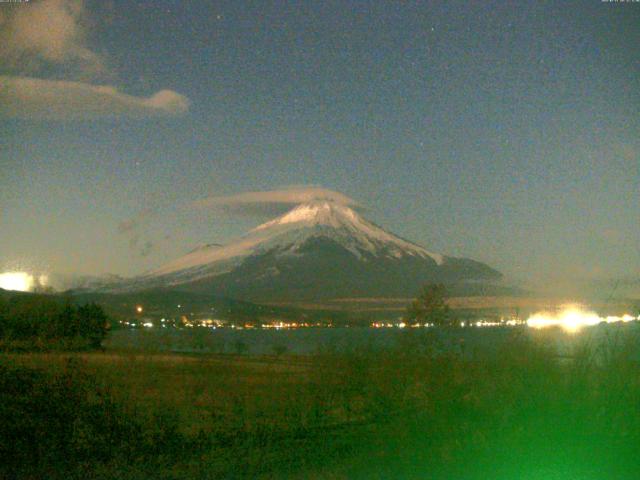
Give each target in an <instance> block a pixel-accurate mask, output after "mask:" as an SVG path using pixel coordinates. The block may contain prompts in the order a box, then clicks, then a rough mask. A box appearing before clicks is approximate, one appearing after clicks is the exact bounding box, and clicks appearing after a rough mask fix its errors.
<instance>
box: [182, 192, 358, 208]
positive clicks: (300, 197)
mask: <svg viewBox="0 0 640 480" xmlns="http://www.w3.org/2000/svg"><path fill="white" fill-rule="evenodd" d="M313 200H331V201H333V202H336V203H339V204H342V205H349V206H353V207H358V206H359V205H358V203H357V202H356V201H355V200H353V199H352V198H350V197H348V196H346V195H344V194H342V193H340V192H335V191H333V190H328V189H326V188H321V187H313V186H309V187H291V188H284V189H281V190H270V191H265V192H245V193H239V194H236V195H226V196H217V197H209V198H205V199H202V200H197V201H195V202H193V203H192V204H191V205H192V207H194V208H198V209H209V208H220V209H223V210H229V211H231V212H233V213H237V214H268V213H275V212H276V211H277V210H279V209H282V208H285V207H287V206H290V205H297V204H300V203H305V202H310V201H313Z"/></svg>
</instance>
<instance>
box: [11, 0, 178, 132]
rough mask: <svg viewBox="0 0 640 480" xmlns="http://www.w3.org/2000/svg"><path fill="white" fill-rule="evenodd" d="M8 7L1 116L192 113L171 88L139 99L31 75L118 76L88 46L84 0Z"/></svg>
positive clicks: (56, 117)
mask: <svg viewBox="0 0 640 480" xmlns="http://www.w3.org/2000/svg"><path fill="white" fill-rule="evenodd" d="M5 6H6V8H5ZM5 6H3V10H2V11H0V115H3V116H8V117H20V118H28V119H48V120H68V119H91V118H97V117H116V116H118V117H119V116H128V117H141V118H142V117H148V116H154V115H178V114H182V113H185V112H186V111H187V110H188V109H189V101H188V99H187V98H186V97H184V96H182V95H180V94H178V93H176V92H174V91H172V90H161V91H159V92H157V93H156V94H155V95H153V96H151V97H149V98H140V97H135V96H131V95H127V94H124V93H121V92H119V91H118V90H117V89H116V88H115V87H112V86H103V85H95V84H91V83H85V82H84V81H66V80H53V79H43V78H34V77H31V76H32V75H34V76H41V75H43V74H44V75H46V76H51V75H56V76H62V77H64V78H67V79H75V80H78V79H81V80H84V79H93V80H94V81H95V79H97V78H101V79H105V78H110V77H112V76H113V75H112V74H111V73H110V72H108V71H107V68H106V67H105V61H104V59H103V58H102V56H101V55H98V54H97V53H95V52H94V51H93V50H92V49H91V48H89V46H88V45H87V33H88V31H89V29H88V28H87V27H88V25H90V24H91V23H90V22H91V19H89V18H88V17H89V11H88V10H87V9H86V8H85V6H84V2H83V1H82V0H41V1H38V2H20V3H15V4H12V3H8V4H6V5H5ZM52 72H54V73H52ZM2 75H4V76H2Z"/></svg>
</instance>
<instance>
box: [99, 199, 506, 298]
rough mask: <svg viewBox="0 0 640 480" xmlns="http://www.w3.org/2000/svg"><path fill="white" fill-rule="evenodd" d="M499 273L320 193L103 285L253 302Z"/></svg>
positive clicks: (380, 291)
mask: <svg viewBox="0 0 640 480" xmlns="http://www.w3.org/2000/svg"><path fill="white" fill-rule="evenodd" d="M500 278H501V274H500V272H497V271H496V270H494V269H492V268H491V267H489V266H487V265H485V264H483V263H480V262H476V261H474V260H471V259H467V258H457V257H449V256H444V255H439V254H436V253H432V252H430V251H428V250H426V249H424V248H423V247H421V246H419V245H416V244H415V243H412V242H410V241H407V240H404V239H402V238H400V237H398V236H396V235H394V234H392V233H390V232H388V231H386V230H384V229H383V228H380V227H379V226H377V225H375V224H374V223H372V222H369V221H368V220H366V219H364V218H363V217H362V216H360V215H359V214H358V213H357V212H356V211H355V210H353V209H351V208H349V207H348V206H346V205H344V204H341V203H338V202H332V201H330V200H314V201H311V202H307V203H304V204H301V205H298V206H297V207H295V208H293V209H292V210H290V211H289V212H287V213H285V214H284V215H281V216H279V217H277V218H275V219H274V220H271V221H269V222H266V223H264V224H262V225H259V226H258V227H256V228H254V229H253V230H251V231H249V232H248V233H247V234H246V235H244V236H242V237H240V238H238V239H237V240H236V241H233V242H231V243H229V244H228V245H224V246H220V245H215V244H212V245H202V246H199V247H197V248H196V249H194V250H192V251H191V252H189V253H187V254H186V255H184V256H182V257H180V258H178V259H176V260H174V261H172V262H169V263H167V264H165V265H163V266H161V267H160V268H157V269H156V270H153V271H151V272H148V273H147V274H145V275H141V276H138V277H135V278H132V279H129V280H126V281H123V282H118V283H115V284H113V285H109V286H107V287H104V288H102V290H103V291H111V292H121V291H134V290H148V289H154V288H176V289H180V290H182V291H193V292H201V293H215V294H216V295H222V296H226V297H229V298H236V299H242V300H248V301H255V302H274V301H299V300H301V299H305V300H309V301H316V300H320V299H323V298H325V299H326V298H353V297H359V296H360V297H361V296H378V297H394V298H395V297H398V298H399V297H403V296H412V295H415V291H416V288H419V286H420V285H423V284H424V283H427V282H439V283H445V284H447V285H450V286H456V285H457V286H459V285H462V284H464V285H466V286H465V287H464V288H466V289H467V290H468V291H471V290H469V288H471V289H472V290H473V291H478V288H479V287H478V285H480V283H481V282H485V281H487V282H492V281H495V280H499V279H500ZM478 282H480V283H478ZM456 288H458V287H456Z"/></svg>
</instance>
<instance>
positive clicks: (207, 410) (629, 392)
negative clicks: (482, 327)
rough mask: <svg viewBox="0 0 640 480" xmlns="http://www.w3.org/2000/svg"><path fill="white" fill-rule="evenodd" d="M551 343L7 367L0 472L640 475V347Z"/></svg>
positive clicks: (1, 368) (39, 360) (48, 360)
mask: <svg viewBox="0 0 640 480" xmlns="http://www.w3.org/2000/svg"><path fill="white" fill-rule="evenodd" d="M548 344H549V342H547V341H546V339H545V338H544V335H543V334H542V335H540V336H539V338H535V339H532V338H531V337H528V336H525V335H523V334H521V333H518V332H517V331H514V336H513V338H512V339H511V340H510V341H509V342H507V343H505V346H504V347H502V348H500V349H499V350H498V351H496V352H493V353H483V354H476V355H465V356H462V355H461V354H459V353H446V354H442V353H436V352H439V351H440V350H439V349H436V348H434V344H433V339H432V337H431V336H430V335H429V333H428V332H427V331H409V332H406V335H405V336H404V337H403V339H402V341H401V343H400V344H399V345H398V347H397V348H393V349H389V350H376V351H372V350H369V349H359V350H354V351H351V352H346V353H335V352H326V353H319V354H317V355H313V356H305V357H295V356H291V355H286V354H285V355H278V356H265V357H258V356H228V355H227V356H225V355H167V354H157V353H156V354H144V355H143V354H139V353H137V354H136V353H130V352H105V353H84V354H81V353H76V354H62V353H48V354H11V355H10V354H4V355H2V357H0V362H1V363H0V374H1V375H0V382H1V385H2V387H3V388H1V389H0V398H1V400H2V401H1V402H0V405H2V407H0V420H1V421H2V422H1V423H0V424H1V425H3V427H2V429H1V430H0V436H1V438H0V445H2V447H1V448H0V453H3V454H4V455H5V456H7V457H8V458H12V461H11V462H8V463H7V462H4V463H0V477H3V475H4V476H6V477H8V478H44V477H46V478H57V477H58V478H62V477H64V478H81V477H82V478H180V479H181V478H185V479H186V478H231V479H233V478H300V479H302V478H305V479H306V478H323V479H324V478H329V479H331V478H336V479H338V478H356V479H359V478H362V479H369V478H381V479H383V478H384V479H395V478H397V479H405V478H406V479H413V478H415V479H423V478H424V479H429V478H433V479H496V480H502V479H505V480H506V479H527V480H528V479H531V480H537V479H545V480H546V479H554V478H558V479H574V478H575V479H585V480H586V479H631V478H640V457H639V456H638V454H637V453H636V449H637V445H639V444H640V365H639V364H638V362H637V358H636V355H637V353H636V352H637V351H638V350H637V347H638V345H639V343H638V341H637V339H636V338H635V337H633V336H630V335H626V336H624V337H616V336H613V335H612V336H609V337H605V338H604V340H603V341H602V342H600V343H598V344H596V345H583V346H581V347H580V348H577V349H576V351H575V352H574V355H573V356H572V357H571V358H564V357H563V358H558V356H557V355H556V354H555V352H554V351H552V350H551V349H550V348H549V347H548V346H547V345H548ZM69 425H71V426H70V427H69ZM34 432H35V433H34Z"/></svg>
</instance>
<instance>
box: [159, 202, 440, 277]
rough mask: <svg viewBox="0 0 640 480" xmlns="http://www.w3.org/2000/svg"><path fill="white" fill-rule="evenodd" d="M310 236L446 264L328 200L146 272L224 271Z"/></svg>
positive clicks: (292, 248)
mask: <svg viewBox="0 0 640 480" xmlns="http://www.w3.org/2000/svg"><path fill="white" fill-rule="evenodd" d="M312 237H326V238H329V239H332V240H334V241H336V242H337V243H338V244H340V245H341V246H343V247H344V248H345V249H347V250H348V251H350V252H351V253H352V254H353V255H355V256H356V257H358V258H362V257H363V255H364V254H370V255H373V256H382V255H384V256H387V257H391V258H402V257H405V256H415V257H421V258H425V259H431V260H432V261H433V262H435V264H436V265H442V263H443V262H444V260H445V257H444V256H442V255H439V254H436V253H431V252H429V251H427V250H425V249H424V248H422V247H420V246H418V245H416V244H414V243H411V242H408V241H406V240H403V239H401V238H399V237H397V236H395V235H393V234H391V233H389V232H387V231H385V230H384V229H382V228H380V227H378V226H377V225H375V224H373V223H371V222H368V221H367V220H365V219H364V218H362V217H361V216H360V215H359V214H358V213H356V212H355V211H354V210H353V209H351V208H349V207H346V206H344V205H339V204H336V203H332V202H329V201H315V202H310V203H305V204H302V205H299V206H297V207H295V208H294V209H293V210H291V211H289V212H287V213H285V214H284V215H282V216H280V217H278V218H275V219H274V220H271V221H269V222H266V223H264V224H262V225H260V226H258V227H256V228H254V229H253V230H251V231H250V232H248V233H247V234H246V235H244V236H243V237H241V238H240V239H238V240H237V241H235V242H232V243H230V244H229V245H226V246H205V247H201V248H197V249H196V250H194V251H192V252H190V253H188V254H187V255H185V256H183V257H180V258H178V259H177V260H175V261H173V262H170V263H168V264H166V265H164V266H162V267H160V268H158V269H156V270H154V271H152V272H150V273H149V274H148V276H150V277H159V276H165V275H170V274H174V273H181V275H178V277H180V278H179V279H178V278H177V279H176V280H185V277H192V278H193V279H195V278H197V277H198V276H201V275H211V274H218V273H223V272H225V271H228V270H230V269H231V268H233V266H235V265H237V264H238V263H239V262H240V261H241V260H242V259H243V258H245V257H248V256H250V255H256V254H260V253H264V252H267V251H270V250H273V249H278V250H280V251H281V253H283V254H284V253H290V254H295V253H296V251H297V250H298V248H299V247H300V246H301V245H302V244H303V243H304V242H305V241H306V240H308V239H309V238H312ZM216 264H217V265H216ZM203 267H204V268H203ZM216 267H217V268H216ZM190 274H191V275H190Z"/></svg>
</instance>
